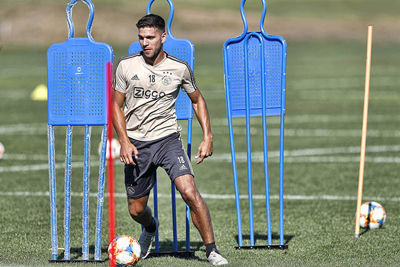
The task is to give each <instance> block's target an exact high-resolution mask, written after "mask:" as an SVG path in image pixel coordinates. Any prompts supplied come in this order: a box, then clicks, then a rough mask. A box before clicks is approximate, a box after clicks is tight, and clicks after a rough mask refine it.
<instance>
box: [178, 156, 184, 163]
mask: <svg viewBox="0 0 400 267" xmlns="http://www.w3.org/2000/svg"><path fill="white" fill-rule="evenodd" d="M178 161H179V163H182V164H183V163H185V160H184V159H183V157H182V156H180V157H178Z"/></svg>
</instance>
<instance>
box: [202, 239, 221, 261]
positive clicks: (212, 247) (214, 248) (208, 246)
mask: <svg viewBox="0 0 400 267" xmlns="http://www.w3.org/2000/svg"><path fill="white" fill-rule="evenodd" d="M205 245H206V257H207V258H208V256H210V253H211V252H212V251H215V252H217V253H218V254H219V252H218V249H217V246H216V245H215V242H212V243H210V244H205Z"/></svg>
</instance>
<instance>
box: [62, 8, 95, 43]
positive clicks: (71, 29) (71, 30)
mask: <svg viewBox="0 0 400 267" xmlns="http://www.w3.org/2000/svg"><path fill="white" fill-rule="evenodd" d="M79 1H82V2H84V3H85V4H86V5H87V6H88V8H89V19H88V23H87V26H86V36H87V38H89V39H90V40H93V38H92V35H91V32H92V23H93V18H94V5H93V3H92V1H90V0H72V1H71V2H69V4H68V6H67V23H68V39H69V38H74V34H75V28H74V22H73V21H72V8H73V7H74V5H75V4H76V3H77V2H79Z"/></svg>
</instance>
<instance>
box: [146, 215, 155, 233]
mask: <svg viewBox="0 0 400 267" xmlns="http://www.w3.org/2000/svg"><path fill="white" fill-rule="evenodd" d="M144 229H146V232H148V233H154V232H155V231H156V230H157V224H156V220H154V217H152V218H151V224H150V225H149V226H147V227H145V228H144Z"/></svg>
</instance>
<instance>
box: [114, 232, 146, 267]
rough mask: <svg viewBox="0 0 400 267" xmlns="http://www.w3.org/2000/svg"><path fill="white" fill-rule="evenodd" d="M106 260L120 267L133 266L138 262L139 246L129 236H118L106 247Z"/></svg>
mask: <svg viewBox="0 0 400 267" xmlns="http://www.w3.org/2000/svg"><path fill="white" fill-rule="evenodd" d="M108 258H109V259H110V261H111V262H114V263H115V265H117V266H120V267H122V266H134V265H135V264H136V263H137V262H138V261H139V260H140V244H139V242H138V241H137V240H136V239H135V238H133V237H131V236H127V235H121V236H118V237H116V238H114V240H113V241H112V242H111V243H110V244H109V245H108Z"/></svg>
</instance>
